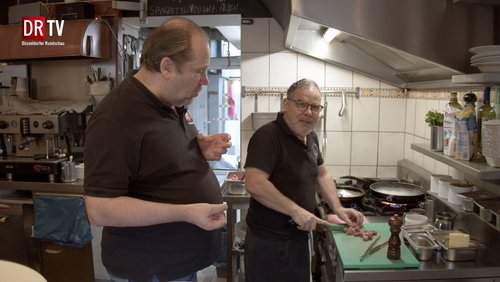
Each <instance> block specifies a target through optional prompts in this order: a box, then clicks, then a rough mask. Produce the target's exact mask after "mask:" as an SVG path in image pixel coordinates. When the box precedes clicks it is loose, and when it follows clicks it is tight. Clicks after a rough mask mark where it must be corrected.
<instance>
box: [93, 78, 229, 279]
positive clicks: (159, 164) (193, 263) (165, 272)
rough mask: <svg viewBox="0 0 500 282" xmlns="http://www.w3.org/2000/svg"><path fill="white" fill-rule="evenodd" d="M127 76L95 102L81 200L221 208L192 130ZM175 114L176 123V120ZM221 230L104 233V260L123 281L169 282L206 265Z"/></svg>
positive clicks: (158, 228)
mask: <svg viewBox="0 0 500 282" xmlns="http://www.w3.org/2000/svg"><path fill="white" fill-rule="evenodd" d="M177 113H178V115H177V114H176V113H175V112H174V111H173V110H172V109H171V108H170V107H167V106H164V105H162V103H161V102H160V101H159V100H158V99H157V98H156V97H155V96H154V95H153V94H152V93H151V92H150V91H149V90H148V89H147V88H146V87H145V86H144V85H142V84H141V83H140V82H139V81H138V80H136V79H135V78H134V77H133V76H132V75H129V76H128V77H127V78H126V79H125V80H124V81H123V82H122V83H121V84H120V85H119V86H118V87H117V88H116V89H115V90H114V91H112V92H111V93H109V94H108V95H107V96H106V97H105V98H104V99H103V100H102V102H101V103H100V104H99V107H98V108H97V110H96V111H95V113H94V114H93V115H92V117H91V119H90V121H89V124H88V127H87V129H86V139H85V143H86V144H85V153H84V158H85V160H84V161H85V178H84V189H85V194H86V195H90V196H94V197H119V196H130V197H134V198H138V199H143V200H148V201H154V202H162V203H171V204H190V203H222V195H221V191H220V187H219V183H218V180H217V178H216V176H215V174H214V173H213V171H212V170H211V168H210V167H209V165H208V163H207V161H206V160H205V159H204V157H203V155H202V153H201V150H200V148H199V146H198V143H197V140H196V135H197V130H196V127H195V126H194V124H190V123H189V122H188V121H187V120H186V118H185V115H186V114H187V113H186V110H185V109H183V108H179V109H177ZM178 116H180V118H178ZM220 239H221V238H220V230H215V231H205V230H203V229H201V228H199V227H197V226H195V225H192V224H189V223H186V222H176V223H168V224H159V225H152V226H146V227H129V228H116V227H104V229H103V236H102V243H101V246H102V259H103V263H104V265H105V266H106V268H107V269H108V270H109V271H111V272H113V273H116V274H118V275H120V276H124V277H127V278H130V279H133V280H137V281H144V280H146V279H147V278H151V277H152V275H157V276H158V277H159V278H161V279H164V280H167V279H174V278H178V277H181V276H183V275H187V274H189V273H192V272H194V271H197V270H199V269H202V268H204V267H207V266H209V265H210V264H211V263H213V262H214V261H215V259H216V258H217V256H218V253H219V249H220Z"/></svg>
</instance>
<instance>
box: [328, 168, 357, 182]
mask: <svg viewBox="0 0 500 282" xmlns="http://www.w3.org/2000/svg"><path fill="white" fill-rule="evenodd" d="M326 168H327V169H328V172H329V173H330V176H332V177H333V178H335V179H339V178H340V177H341V176H345V175H351V174H350V172H349V166H338V165H335V166H333V165H327V166H326Z"/></svg>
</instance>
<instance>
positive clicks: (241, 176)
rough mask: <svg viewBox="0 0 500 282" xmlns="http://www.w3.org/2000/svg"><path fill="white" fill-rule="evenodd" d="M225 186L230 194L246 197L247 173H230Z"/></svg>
mask: <svg viewBox="0 0 500 282" xmlns="http://www.w3.org/2000/svg"><path fill="white" fill-rule="evenodd" d="M225 185H226V187H227V192H228V193H229V194H236V195H245V194H246V193H247V191H246V189H245V172H244V171H230V172H228V173H227V175H226V179H225Z"/></svg>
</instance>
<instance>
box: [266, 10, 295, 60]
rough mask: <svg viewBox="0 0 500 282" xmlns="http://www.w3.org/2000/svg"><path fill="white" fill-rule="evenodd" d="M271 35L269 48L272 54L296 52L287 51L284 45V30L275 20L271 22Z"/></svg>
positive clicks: (272, 19)
mask: <svg viewBox="0 0 500 282" xmlns="http://www.w3.org/2000/svg"><path fill="white" fill-rule="evenodd" d="M269 34H270V36H269V42H270V44H269V45H270V47H269V48H270V52H271V53H276V52H294V51H292V50H290V49H285V44H283V42H285V39H284V32H283V29H282V28H281V26H280V24H279V23H278V22H277V21H276V20H275V19H274V18H271V19H270V20H269Z"/></svg>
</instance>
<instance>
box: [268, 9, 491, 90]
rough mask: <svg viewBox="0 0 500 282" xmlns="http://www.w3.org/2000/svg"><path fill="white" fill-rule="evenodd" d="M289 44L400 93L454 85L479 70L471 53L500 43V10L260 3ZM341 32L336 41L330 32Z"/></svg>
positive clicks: (290, 47)
mask: <svg viewBox="0 0 500 282" xmlns="http://www.w3.org/2000/svg"><path fill="white" fill-rule="evenodd" d="M260 1H261V2H262V3H263V4H264V5H265V6H266V8H267V9H268V10H269V12H270V13H271V14H272V15H273V17H274V18H275V19H276V20H277V22H278V23H279V24H280V25H281V26H282V28H283V29H284V32H285V47H286V48H289V49H291V50H294V51H296V52H299V53H303V54H307V55H310V56H312V57H315V58H319V59H322V60H324V61H326V62H329V63H332V64H335V65H338V66H340V67H343V68H346V69H350V70H352V71H355V72H359V73H362V74H365V75H367V76H370V77H373V78H376V79H379V80H381V81H384V82H386V83H389V84H392V85H394V86H397V87H401V88H427V87H431V88H433V87H447V86H449V84H450V83H451V76H453V75H461V74H471V73H477V72H479V71H478V70H477V69H476V68H474V67H472V66H470V57H471V54H470V53H469V51H468V50H469V49H470V48H471V47H474V46H480V45H493V44H494V23H493V22H494V8H493V7H494V6H492V5H473V4H467V3H460V2H457V1H452V0H376V1H374V0H260ZM329 28H333V29H336V30H338V31H340V34H339V35H337V37H335V38H334V39H333V40H332V41H331V42H326V41H325V40H324V39H323V35H324V33H325V32H326V30H327V29H329Z"/></svg>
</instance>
